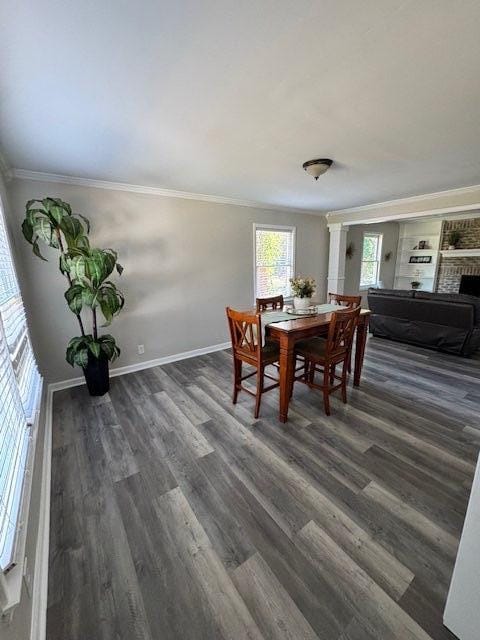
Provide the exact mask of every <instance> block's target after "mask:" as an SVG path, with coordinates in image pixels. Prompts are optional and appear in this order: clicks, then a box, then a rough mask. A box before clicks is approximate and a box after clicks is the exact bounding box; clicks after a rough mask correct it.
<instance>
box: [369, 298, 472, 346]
mask: <svg viewBox="0 0 480 640" xmlns="http://www.w3.org/2000/svg"><path fill="white" fill-rule="evenodd" d="M368 306H369V308H370V310H371V312H372V315H371V318H370V332H371V333H373V335H374V336H378V337H381V338H390V339H391V340H398V341H400V342H408V343H410V344H416V345H419V346H421V347H428V348H431V349H438V350H440V351H447V352H449V353H456V354H458V355H462V356H470V355H472V354H473V353H474V352H475V351H476V350H477V349H478V348H479V347H480V298H476V297H474V296H467V295H463V294H459V293H428V292H426V291H407V290H400V289H398V290H397V289H369V290H368Z"/></svg>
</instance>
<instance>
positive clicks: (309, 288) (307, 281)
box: [290, 277, 317, 298]
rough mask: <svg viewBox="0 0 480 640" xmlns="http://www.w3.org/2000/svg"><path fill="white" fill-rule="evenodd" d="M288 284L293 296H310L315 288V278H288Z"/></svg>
mask: <svg viewBox="0 0 480 640" xmlns="http://www.w3.org/2000/svg"><path fill="white" fill-rule="evenodd" d="M290 284H291V287H292V293H293V295H294V296H295V298H311V297H312V295H313V293H314V292H315V289H316V288H317V285H316V283H315V280H314V279H313V278H310V277H306V278H300V277H297V278H290Z"/></svg>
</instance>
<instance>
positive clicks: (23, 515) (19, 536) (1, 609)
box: [0, 197, 43, 625]
mask: <svg viewBox="0 0 480 640" xmlns="http://www.w3.org/2000/svg"><path fill="white" fill-rule="evenodd" d="M0 216H2V219H3V225H4V228H5V235H6V245H7V250H8V252H9V254H10V259H11V264H12V271H13V274H14V277H15V279H16V281H17V284H18V275H17V273H16V265H15V260H14V258H13V250H12V243H11V240H10V234H9V228H8V219H7V212H6V208H5V203H4V201H3V199H2V198H1V197H0ZM27 330H28V329H27ZM11 357H12V356H11ZM42 393H43V379H42V377H41V376H39V378H38V384H37V386H36V388H35V398H33V399H32V406H31V410H32V411H31V415H29V416H26V415H25V424H26V426H27V429H28V431H27V434H26V435H27V437H28V449H27V452H26V459H25V466H24V477H23V482H22V487H21V493H20V504H19V509H18V517H17V529H16V534H15V539H14V544H13V551H12V558H13V564H12V566H11V568H9V569H8V571H6V572H3V571H1V570H0V615H1V616H3V618H2V619H3V620H4V621H5V622H6V623H7V622H8V621H9V620H10V619H11V616H12V615H13V611H14V608H15V607H16V605H18V604H19V602H20V599H21V596H22V584H23V578H24V571H25V561H26V558H25V547H26V538H27V526H28V520H29V512H30V497H31V491H32V479H33V465H34V461H35V452H36V444H37V435H38V432H39V420H40V413H41V411H40V408H41V400H42ZM24 410H25V406H24ZM30 561H31V563H32V564H31V565H30V570H31V571H34V565H36V563H35V562H34V559H33V558H31V559H30ZM30 575H31V573H30ZM28 588H31V585H30V587H28ZM0 625H1V623H0Z"/></svg>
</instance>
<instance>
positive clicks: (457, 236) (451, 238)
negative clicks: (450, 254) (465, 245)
mask: <svg viewBox="0 0 480 640" xmlns="http://www.w3.org/2000/svg"><path fill="white" fill-rule="evenodd" d="M461 239H462V234H461V233H460V231H459V230H458V229H452V230H451V231H450V233H449V234H448V238H447V241H448V249H449V251H453V249H456V248H457V245H458V243H459V242H460V240H461Z"/></svg>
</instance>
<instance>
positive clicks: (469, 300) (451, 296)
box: [414, 291, 480, 325]
mask: <svg viewBox="0 0 480 640" xmlns="http://www.w3.org/2000/svg"><path fill="white" fill-rule="evenodd" d="M414 293H415V298H416V299H418V300H438V301H439V302H454V303H458V302H461V303H463V304H471V305H473V306H474V308H475V319H474V324H476V325H479V324H480V298H477V297H476V296H468V295H466V294H464V293H430V292H429V291H415V292H414Z"/></svg>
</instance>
